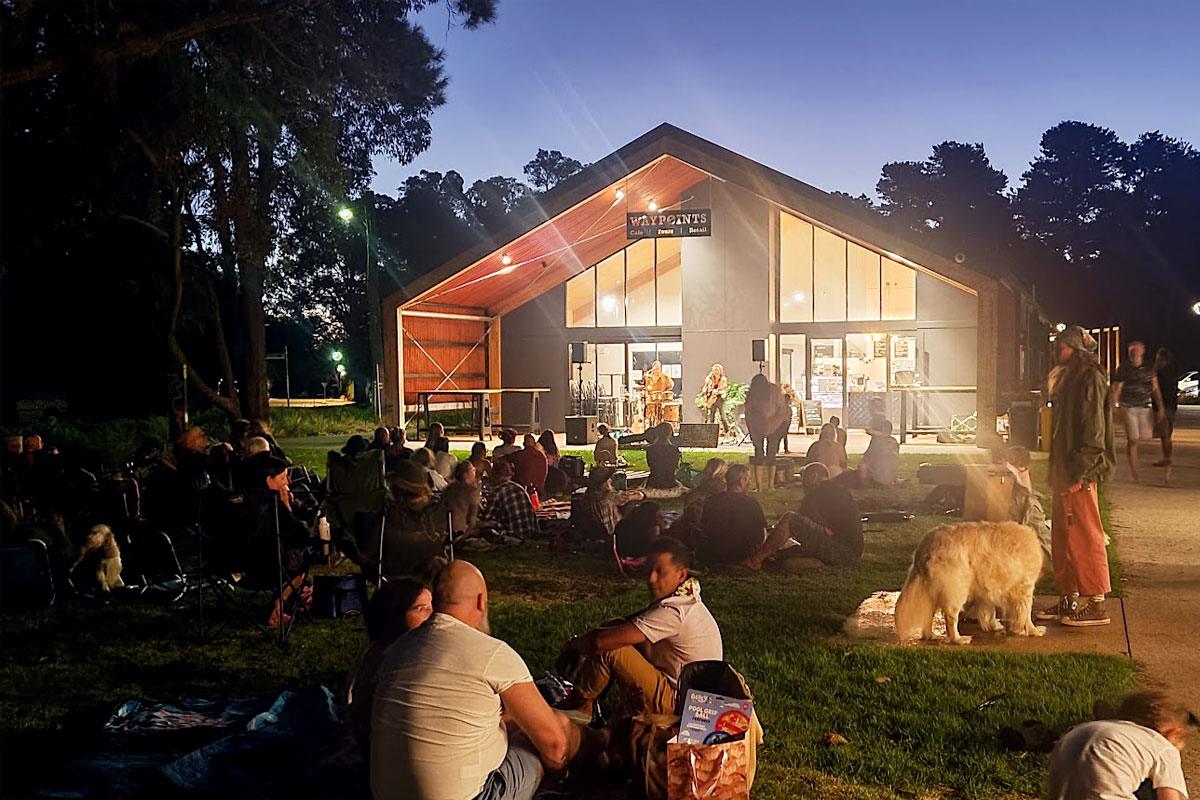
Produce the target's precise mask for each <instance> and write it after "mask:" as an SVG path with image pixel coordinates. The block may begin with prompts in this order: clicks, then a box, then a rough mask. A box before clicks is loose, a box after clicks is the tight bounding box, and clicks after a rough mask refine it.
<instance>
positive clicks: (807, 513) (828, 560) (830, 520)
mask: <svg viewBox="0 0 1200 800" xmlns="http://www.w3.org/2000/svg"><path fill="white" fill-rule="evenodd" d="M800 478H801V482H802V484H803V486H804V500H803V501H801V503H800V512H799V514H796V515H792V516H791V518H790V519H789V520H788V532H789V533H790V534H791V537H792V538H793V539H795V540H796V541H797V542H798V543H799V544H800V547H798V548H790V549H789V550H788V553H787V555H788V560H789V561H790V560H791V558H792V557H793V555H795V556H800V557H805V558H815V559H817V560H818V561H820V562H821V563H823V564H825V565H827V566H843V565H845V564H854V563H856V562H858V561H859V560H860V559H861V558H862V553H863V531H862V514H861V512H859V510H858V504H857V503H855V502H854V498H853V497H852V496H851V495H850V492H848V491H846V490H845V489H843V488H842V487H841V486H839V485H837V484H836V483H834V482H833V481H831V480H829V472H828V470H827V469H826V467H825V465H824V464H820V463H814V464H809V465H807V466H806V467H805V468H804V471H803V472H802V473H801V476H800ZM793 551H794V552H793Z"/></svg>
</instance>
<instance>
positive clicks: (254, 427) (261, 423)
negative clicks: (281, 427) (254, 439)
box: [246, 419, 292, 464]
mask: <svg viewBox="0 0 1200 800" xmlns="http://www.w3.org/2000/svg"><path fill="white" fill-rule="evenodd" d="M246 433H247V435H249V436H261V437H262V438H264V439H266V440H267V444H268V445H269V446H270V448H271V455H273V456H275V457H276V458H282V459H283V460H284V461H287V462H288V463H289V464H290V463H292V462H291V461H290V460H289V459H288V457H287V456H286V455H285V454H284V452H283V448H282V447H280V446H279V443H278V442H276V441H275V437H274V436H273V435H272V434H271V423H269V422H267V421H266V420H265V419H252V420H250V426H249V428H248V429H247V431H246Z"/></svg>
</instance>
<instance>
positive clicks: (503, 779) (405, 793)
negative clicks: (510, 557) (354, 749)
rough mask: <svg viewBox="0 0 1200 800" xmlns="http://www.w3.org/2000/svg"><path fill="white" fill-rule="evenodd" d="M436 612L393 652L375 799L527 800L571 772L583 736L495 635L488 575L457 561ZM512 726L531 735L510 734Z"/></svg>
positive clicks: (378, 703)
mask: <svg viewBox="0 0 1200 800" xmlns="http://www.w3.org/2000/svg"><path fill="white" fill-rule="evenodd" d="M433 610H434V614H433V616H432V617H430V618H429V620H428V621H427V622H426V623H425V624H424V625H422V626H421V627H420V628H417V629H416V630H414V631H410V632H409V633H407V634H405V635H404V636H403V637H401V638H400V639H399V640H397V641H396V643H395V644H394V645H392V647H391V648H390V649H389V650H388V652H387V655H386V656H385V657H384V661H383V664H382V666H381V667H380V669H379V683H378V688H377V689H376V693H375V700H374V705H373V707H372V711H371V792H372V794H373V795H374V797H375V799H376V800H385V799H386V798H405V800H476V799H478V800H527V799H528V798H532V797H533V794H534V792H535V791H537V788H538V785H539V784H540V783H541V780H542V776H543V774H544V772H545V770H547V769H550V770H558V769H562V768H563V767H564V766H566V764H567V761H568V760H569V759H570V757H571V756H572V755H573V754H574V753H575V752H577V751H578V749H579V744H580V731H579V729H578V728H576V727H574V726H572V725H571V724H570V723H569V722H568V721H567V720H566V717H565V716H563V715H562V714H560V713H558V712H555V711H554V710H552V709H551V708H550V706H548V705H547V704H546V701H545V700H543V699H542V696H541V694H540V693H539V692H538V690H537V687H535V686H534V684H533V678H532V676H530V674H529V668H528V667H526V666H525V662H524V661H522V660H521V657H520V656H519V655H517V653H516V652H515V651H514V650H513V649H512V648H511V647H509V646H508V645H507V644H505V643H504V642H502V641H500V640H498V639H493V638H492V637H491V636H489V635H488V634H489V626H488V591H487V583H486V582H485V581H484V579H483V574H482V573H480V571H479V570H478V569H477V568H476V567H475V566H474V565H473V564H470V563H468V562H466V561H451V562H450V563H449V564H447V565H446V567H445V568H444V569H443V570H442V571H441V572H440V573H439V574H438V577H437V580H436V581H435V583H434V586H433ZM513 723H515V725H516V727H517V728H518V729H519V731H520V732H521V733H522V734H524V736H513V737H510V736H509V727H508V726H509V725H510V724H513ZM514 733H515V732H514Z"/></svg>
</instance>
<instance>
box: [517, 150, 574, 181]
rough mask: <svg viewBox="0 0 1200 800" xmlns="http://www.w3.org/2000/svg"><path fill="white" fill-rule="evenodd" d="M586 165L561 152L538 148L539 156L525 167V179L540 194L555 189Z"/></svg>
mask: <svg viewBox="0 0 1200 800" xmlns="http://www.w3.org/2000/svg"><path fill="white" fill-rule="evenodd" d="M584 166H585V165H584V164H583V163H582V162H580V161H577V160H576V159H574V158H571V157H569V156H564V155H563V154H562V152H561V151H559V150H543V149H542V148H540V147H539V148H538V151H537V155H535V156H534V157H533V159H532V160H530V162H529V163H528V164H526V165H525V177H526V178H527V179H528V180H529V183H530V185H531V186H533V188H534V189H537V190H538V191H539V192H545V191H547V190H549V189H553V188H554V187H555V186H557V185H558V183H559V182H560V181H562V180H563V179H565V178H569V177H571V176H572V175H574V174H575V173H576V172H579V170H581V169H583V168H584Z"/></svg>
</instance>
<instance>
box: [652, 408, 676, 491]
mask: <svg viewBox="0 0 1200 800" xmlns="http://www.w3.org/2000/svg"><path fill="white" fill-rule="evenodd" d="M674 433H675V431H674V429H673V428H672V427H671V423H669V422H663V423H661V424H659V425H657V426H655V427H654V429H653V430H652V431H651V442H652V444H651V445H650V446H649V447H648V448H646V466H647V467H649V468H650V477H648V478H647V479H646V488H647V489H650V490H652V491H651V492H649V493H648V494H656V495H657V496H659V497H677V496H678V495H679V494H680V493H682V492H683V487H682V486H681V485H680V483H679V481H678V480H676V479H675V473H676V472H677V471H678V470H679V461H680V453H679V448H678V447H676V446H675V445H674V443H673V442H672V441H671V437H672V435H674Z"/></svg>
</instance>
